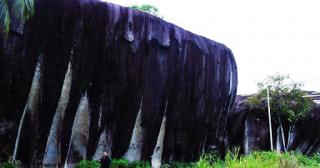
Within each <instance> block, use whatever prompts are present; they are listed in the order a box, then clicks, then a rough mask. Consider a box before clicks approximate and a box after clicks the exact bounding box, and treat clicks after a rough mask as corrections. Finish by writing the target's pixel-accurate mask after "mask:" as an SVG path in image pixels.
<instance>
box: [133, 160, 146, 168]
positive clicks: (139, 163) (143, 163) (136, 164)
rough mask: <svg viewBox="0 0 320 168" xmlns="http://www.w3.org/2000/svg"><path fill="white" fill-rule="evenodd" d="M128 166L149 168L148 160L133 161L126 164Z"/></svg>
mask: <svg viewBox="0 0 320 168" xmlns="http://www.w3.org/2000/svg"><path fill="white" fill-rule="evenodd" d="M128 168H151V164H150V162H149V161H135V162H132V163H129V164H128Z"/></svg>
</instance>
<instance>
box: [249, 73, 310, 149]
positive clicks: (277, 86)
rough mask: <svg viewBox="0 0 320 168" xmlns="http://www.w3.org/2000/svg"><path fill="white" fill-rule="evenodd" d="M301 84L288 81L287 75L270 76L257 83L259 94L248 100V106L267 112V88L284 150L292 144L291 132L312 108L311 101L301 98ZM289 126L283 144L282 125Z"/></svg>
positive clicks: (304, 93) (302, 94) (303, 93)
mask: <svg viewBox="0 0 320 168" xmlns="http://www.w3.org/2000/svg"><path fill="white" fill-rule="evenodd" d="M301 86H302V84H301V83H297V82H293V81H291V80H290V77H289V75H280V74H276V75H272V76H269V77H268V78H267V79H265V80H264V81H262V82H259V83H258V87H259V92H258V93H257V94H256V95H253V96H251V97H250V98H249V99H248V105H249V106H251V107H253V108H258V109H260V110H261V111H267V103H266V97H267V88H268V89H269V94H270V106H271V112H272V118H273V120H274V121H276V123H277V125H278V126H279V128H280V130H281V138H282V144H283V147H284V149H285V150H287V149H288V148H289V146H290V145H291V142H292V132H293V129H294V127H295V124H296V123H297V121H299V120H301V119H303V118H304V117H305V116H306V114H307V112H309V111H310V109H311V107H312V99H311V98H306V97H303V96H304V95H306V92H305V91H302V90H301V89H300V88H301ZM285 123H287V125H289V128H288V132H287V138H286V139H287V143H286V142H285V133H284V132H285V131H284V129H283V126H284V124H285Z"/></svg>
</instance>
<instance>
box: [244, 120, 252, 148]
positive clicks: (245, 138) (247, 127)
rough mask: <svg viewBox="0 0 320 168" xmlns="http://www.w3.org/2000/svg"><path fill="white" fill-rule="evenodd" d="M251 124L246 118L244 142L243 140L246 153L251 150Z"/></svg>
mask: <svg viewBox="0 0 320 168" xmlns="http://www.w3.org/2000/svg"><path fill="white" fill-rule="evenodd" d="M249 136H250V135H249V124H248V120H247V119H246V121H245V123H244V140H243V141H244V142H243V144H244V145H243V148H244V153H245V154H249V153H250V152H251V149H249V148H250V144H249V143H250V142H249Z"/></svg>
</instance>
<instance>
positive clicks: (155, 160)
mask: <svg viewBox="0 0 320 168" xmlns="http://www.w3.org/2000/svg"><path fill="white" fill-rule="evenodd" d="M167 105H168V101H167V103H166V107H165V111H164V113H163V119H162V123H161V127H160V131H159V135H158V139H157V143H156V146H155V148H154V150H153V154H152V156H151V165H152V167H153V168H160V166H161V160H162V152H163V141H164V136H165V133H166V122H167V117H166V111H167Z"/></svg>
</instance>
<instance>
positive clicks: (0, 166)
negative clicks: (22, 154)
mask: <svg viewBox="0 0 320 168" xmlns="http://www.w3.org/2000/svg"><path fill="white" fill-rule="evenodd" d="M20 165H21V163H20V161H17V160H13V159H12V157H10V158H9V160H8V161H7V162H4V163H0V168H17V167H20Z"/></svg>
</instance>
